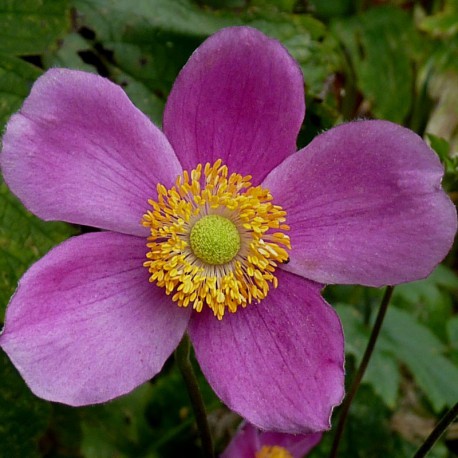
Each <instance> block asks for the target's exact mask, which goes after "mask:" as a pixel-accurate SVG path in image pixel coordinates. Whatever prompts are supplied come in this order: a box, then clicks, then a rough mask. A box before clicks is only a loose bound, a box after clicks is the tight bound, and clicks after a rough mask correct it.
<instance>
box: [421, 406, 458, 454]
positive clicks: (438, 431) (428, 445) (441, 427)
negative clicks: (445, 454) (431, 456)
mask: <svg viewBox="0 0 458 458" xmlns="http://www.w3.org/2000/svg"><path fill="white" fill-rule="evenodd" d="M457 416H458V402H457V403H456V404H455V405H454V406H453V407H452V408H451V409H450V410H449V411H448V412H447V413H446V414H445V415H444V416H443V417H442V418H441V419H440V420H439V423H438V424H437V425H436V427H435V428H434V429H433V430H432V432H431V434H430V435H429V436H428V437H427V438H426V440H425V442H424V444H423V445H422V446H421V447H420V448H419V449H418V450H417V453H415V455H414V457H413V458H423V457H424V456H426V454H427V453H428V452H429V451H430V450H431V449H432V448H433V445H434V444H435V443H436V442H437V440H438V439H439V437H441V436H442V434H443V433H444V431H445V430H446V429H447V428H448V426H449V425H450V424H451V423H452V421H453V420H454V419H455V418H456V417H457Z"/></svg>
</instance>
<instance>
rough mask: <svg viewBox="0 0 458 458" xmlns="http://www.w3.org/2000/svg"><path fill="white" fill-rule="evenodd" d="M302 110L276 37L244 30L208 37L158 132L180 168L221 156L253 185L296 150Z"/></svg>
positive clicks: (300, 85)
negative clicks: (165, 136)
mask: <svg viewBox="0 0 458 458" xmlns="http://www.w3.org/2000/svg"><path fill="white" fill-rule="evenodd" d="M304 113H305V102H304V82H303V78H302V73H301V70H300V69H299V66H298V64H297V63H296V61H295V60H294V59H293V58H292V57H291V56H290V55H289V54H288V52H287V51H286V49H285V48H284V47H283V46H282V45H281V44H280V43H279V42H277V41H276V40H273V39H271V38H268V37H266V36H265V35H263V34H262V33H261V32H259V31H257V30H255V29H252V28H249V27H230V28H227V29H223V30H221V31H220V32H218V33H216V34H214V35H212V36H211V37H210V38H209V39H208V40H207V41H205V42H204V43H203V44H202V45H201V46H200V47H199V48H198V49H197V50H196V51H195V52H194V54H193V55H192V56H191V58H190V59H189V61H188V63H187V64H186V65H185V67H184V68H183V70H182V71H181V73H180V75H179V76H178V78H177V80H176V82H175V85H174V87H173V89H172V92H171V94H170V96H169V99H168V101H167V106H166V109H165V113H164V132H165V133H166V135H167V138H168V139H169V140H170V143H171V144H172V146H173V147H174V149H175V151H176V153H177V155H178V157H179V158H180V162H181V164H182V166H183V168H184V169H192V168H194V167H195V166H196V164H197V163H205V162H207V161H208V162H214V161H216V160H217V159H218V158H221V159H223V161H224V162H225V163H226V165H227V166H228V167H229V171H230V172H237V173H240V174H243V175H253V176H254V182H255V183H256V184H259V182H260V181H261V180H262V178H264V177H265V176H266V175H267V173H268V172H269V171H270V170H271V169H272V168H273V167H275V166H276V165H277V164H279V163H280V162H281V161H282V160H283V159H284V158H285V157H287V156H288V155H289V154H290V153H292V152H294V151H295V150H296V137H297V134H298V132H299V128H300V126H301V123H302V120H303V118H304Z"/></svg>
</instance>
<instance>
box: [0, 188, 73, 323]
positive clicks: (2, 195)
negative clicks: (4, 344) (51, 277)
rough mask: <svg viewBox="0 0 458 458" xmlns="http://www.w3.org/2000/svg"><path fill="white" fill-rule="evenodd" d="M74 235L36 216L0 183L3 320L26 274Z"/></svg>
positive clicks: (0, 309) (66, 227)
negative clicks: (55, 247) (13, 295)
mask: <svg viewBox="0 0 458 458" xmlns="http://www.w3.org/2000/svg"><path fill="white" fill-rule="evenodd" d="M75 232H76V231H75V229H74V228H72V227H71V226H69V225H68V224H64V223H46V222H44V221H41V220H39V219H38V218H36V217H35V216H33V215H32V214H31V213H29V212H28V211H27V210H26V209H25V208H24V207H23V206H22V204H21V203H20V202H19V201H18V200H17V199H16V198H15V197H14V196H13V195H12V194H11V193H10V192H9V190H8V188H7V187H6V185H5V184H4V183H3V182H2V181H1V179H0V316H3V312H4V309H5V306H6V304H7V302H8V301H9V298H10V297H11V295H12V293H13V292H14V289H15V288H16V285H17V282H18V280H19V278H20V277H21V275H22V274H23V273H24V271H25V270H26V269H27V268H28V267H29V266H30V265H31V264H32V263H33V262H34V261H36V260H37V259H39V258H40V257H41V256H43V255H44V254H45V253H46V252H47V251H48V250H49V249H50V248H52V247H53V246H54V245H56V244H57V243H59V242H61V241H63V240H65V239H66V238H68V237H69V236H70V235H73V234H75Z"/></svg>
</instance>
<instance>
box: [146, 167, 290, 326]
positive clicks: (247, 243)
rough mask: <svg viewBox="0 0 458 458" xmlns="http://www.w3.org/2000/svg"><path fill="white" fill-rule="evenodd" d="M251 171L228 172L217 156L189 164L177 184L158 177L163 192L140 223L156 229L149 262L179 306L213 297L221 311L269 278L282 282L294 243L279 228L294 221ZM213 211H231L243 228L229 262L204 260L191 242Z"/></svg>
mask: <svg viewBox="0 0 458 458" xmlns="http://www.w3.org/2000/svg"><path fill="white" fill-rule="evenodd" d="M250 179H251V177H250V176H242V175H239V174H236V173H232V174H231V175H229V173H228V169H227V167H226V166H225V165H222V161H221V160H218V161H216V162H215V163H214V164H213V165H210V164H209V163H207V164H206V165H205V167H202V164H199V165H198V166H197V167H196V168H195V169H194V170H192V171H191V172H190V173H188V172H187V171H184V172H183V174H182V175H180V176H178V178H177V179H176V182H175V186H173V187H172V188H171V189H166V188H165V187H164V186H163V185H161V184H158V185H157V200H156V201H155V200H151V199H150V200H148V203H149V204H150V205H151V207H152V210H149V211H147V212H146V214H145V215H143V222H142V224H143V226H145V227H148V228H150V231H151V235H150V236H149V237H148V243H147V246H148V248H149V250H150V251H149V252H148V253H147V258H148V260H147V261H145V263H144V265H145V267H147V268H148V270H149V272H150V274H151V276H150V281H151V282H156V283H157V284H158V286H161V287H164V288H165V290H166V293H167V294H169V295H170V294H172V299H173V300H174V301H175V302H177V304H178V305H179V306H180V307H188V306H189V305H191V306H192V307H193V309H194V310H196V311H197V312H200V311H202V309H203V307H204V305H207V306H208V307H210V308H211V309H212V310H213V313H214V315H215V316H216V317H217V318H218V319H222V317H223V315H224V312H225V310H226V308H227V309H229V311H230V312H235V311H236V310H237V307H239V306H242V307H246V305H247V304H250V303H252V302H253V301H256V302H259V301H261V300H262V299H264V298H265V297H266V295H267V294H268V292H269V288H270V286H271V285H273V287H277V284H278V280H277V278H276V277H275V276H274V272H275V268H276V267H277V265H278V263H283V262H286V261H287V260H288V253H287V252H286V250H285V248H283V247H286V248H288V249H290V248H291V246H290V240H289V237H288V236H287V235H286V234H284V233H283V232H279V230H281V231H286V230H288V229H289V227H288V226H287V225H286V224H284V223H285V221H286V218H285V216H286V212H285V211H284V210H283V209H282V208H281V207H280V206H278V205H273V204H272V195H271V194H270V192H269V191H268V190H267V189H263V188H262V187H261V186H252V185H251V182H250ZM207 215H220V216H222V217H224V218H227V219H229V220H230V221H231V222H232V223H233V224H234V225H235V227H236V228H237V230H238V231H239V234H240V249H239V251H238V252H237V254H236V255H235V256H234V258H233V259H232V260H230V261H229V262H227V263H225V264H209V263H208V262H204V261H203V260H202V259H199V257H197V256H196V255H195V253H194V252H193V250H192V248H191V243H190V234H191V231H192V228H193V226H194V224H195V223H196V222H197V221H199V220H200V219H201V218H203V217H205V216H207Z"/></svg>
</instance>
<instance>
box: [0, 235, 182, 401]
mask: <svg viewBox="0 0 458 458" xmlns="http://www.w3.org/2000/svg"><path fill="white" fill-rule="evenodd" d="M145 251H146V249H145V241H144V240H142V239H140V238H137V237H132V236H127V235H122V234H115V233H110V232H108V233H104V232H99V233H91V234H86V235H82V236H79V237H75V238H72V239H70V240H68V241H67V242H64V243H63V244H61V245H59V246H58V247H56V248H55V249H53V250H52V251H51V252H50V253H48V254H47V255H46V256H45V257H44V258H42V259H41V260H40V261H38V262H37V263H36V264H34V265H33V266H32V267H31V268H30V269H29V270H28V272H26V274H25V275H24V276H23V277H22V279H21V281H20V282H19V287H18V289H17V291H16V293H15V295H14V296H13V298H12V299H11V303H10V305H9V307H8V309H7V313H6V322H5V327H4V329H3V333H2V334H1V335H0V346H1V347H2V348H3V349H4V350H5V352H6V353H7V354H8V356H9V357H10V358H11V360H12V362H13V364H14V365H15V366H16V368H17V369H18V370H19V372H20V373H21V375H22V376H23V378H24V379H25V381H26V383H27V384H28V385H29V386H30V388H31V390H32V391H33V392H34V393H35V394H36V395H37V396H40V397H42V398H44V399H48V400H50V401H57V402H62V403H65V404H69V405H73V406H79V405H86V404H93V403H99V402H104V401H108V400H109V399H112V398H115V397H117V396H120V395H122V394H124V393H127V392H129V391H131V390H132V389H133V388H135V387H137V386H138V385H140V384H141V383H143V382H145V381H147V380H149V379H150V378H151V377H153V376H154V375H155V374H157V373H158V372H159V371H160V370H161V368H162V365H163V364H164V362H165V360H166V359H167V357H168V356H169V355H170V354H171V352H172V351H173V350H174V349H175V347H176V346H177V345H178V343H179V341H180V339H181V337H182V335H183V333H184V331H185V328H186V326H187V323H188V320H189V312H188V311H187V310H183V309H180V308H178V307H177V306H175V305H174V304H173V303H172V301H171V300H170V298H169V297H167V296H166V295H165V294H164V291H163V290H162V289H160V288H158V287H157V286H155V285H154V284H151V283H149V281H148V271H147V269H145V268H144V267H143V265H142V263H143V259H144V258H145Z"/></svg>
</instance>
